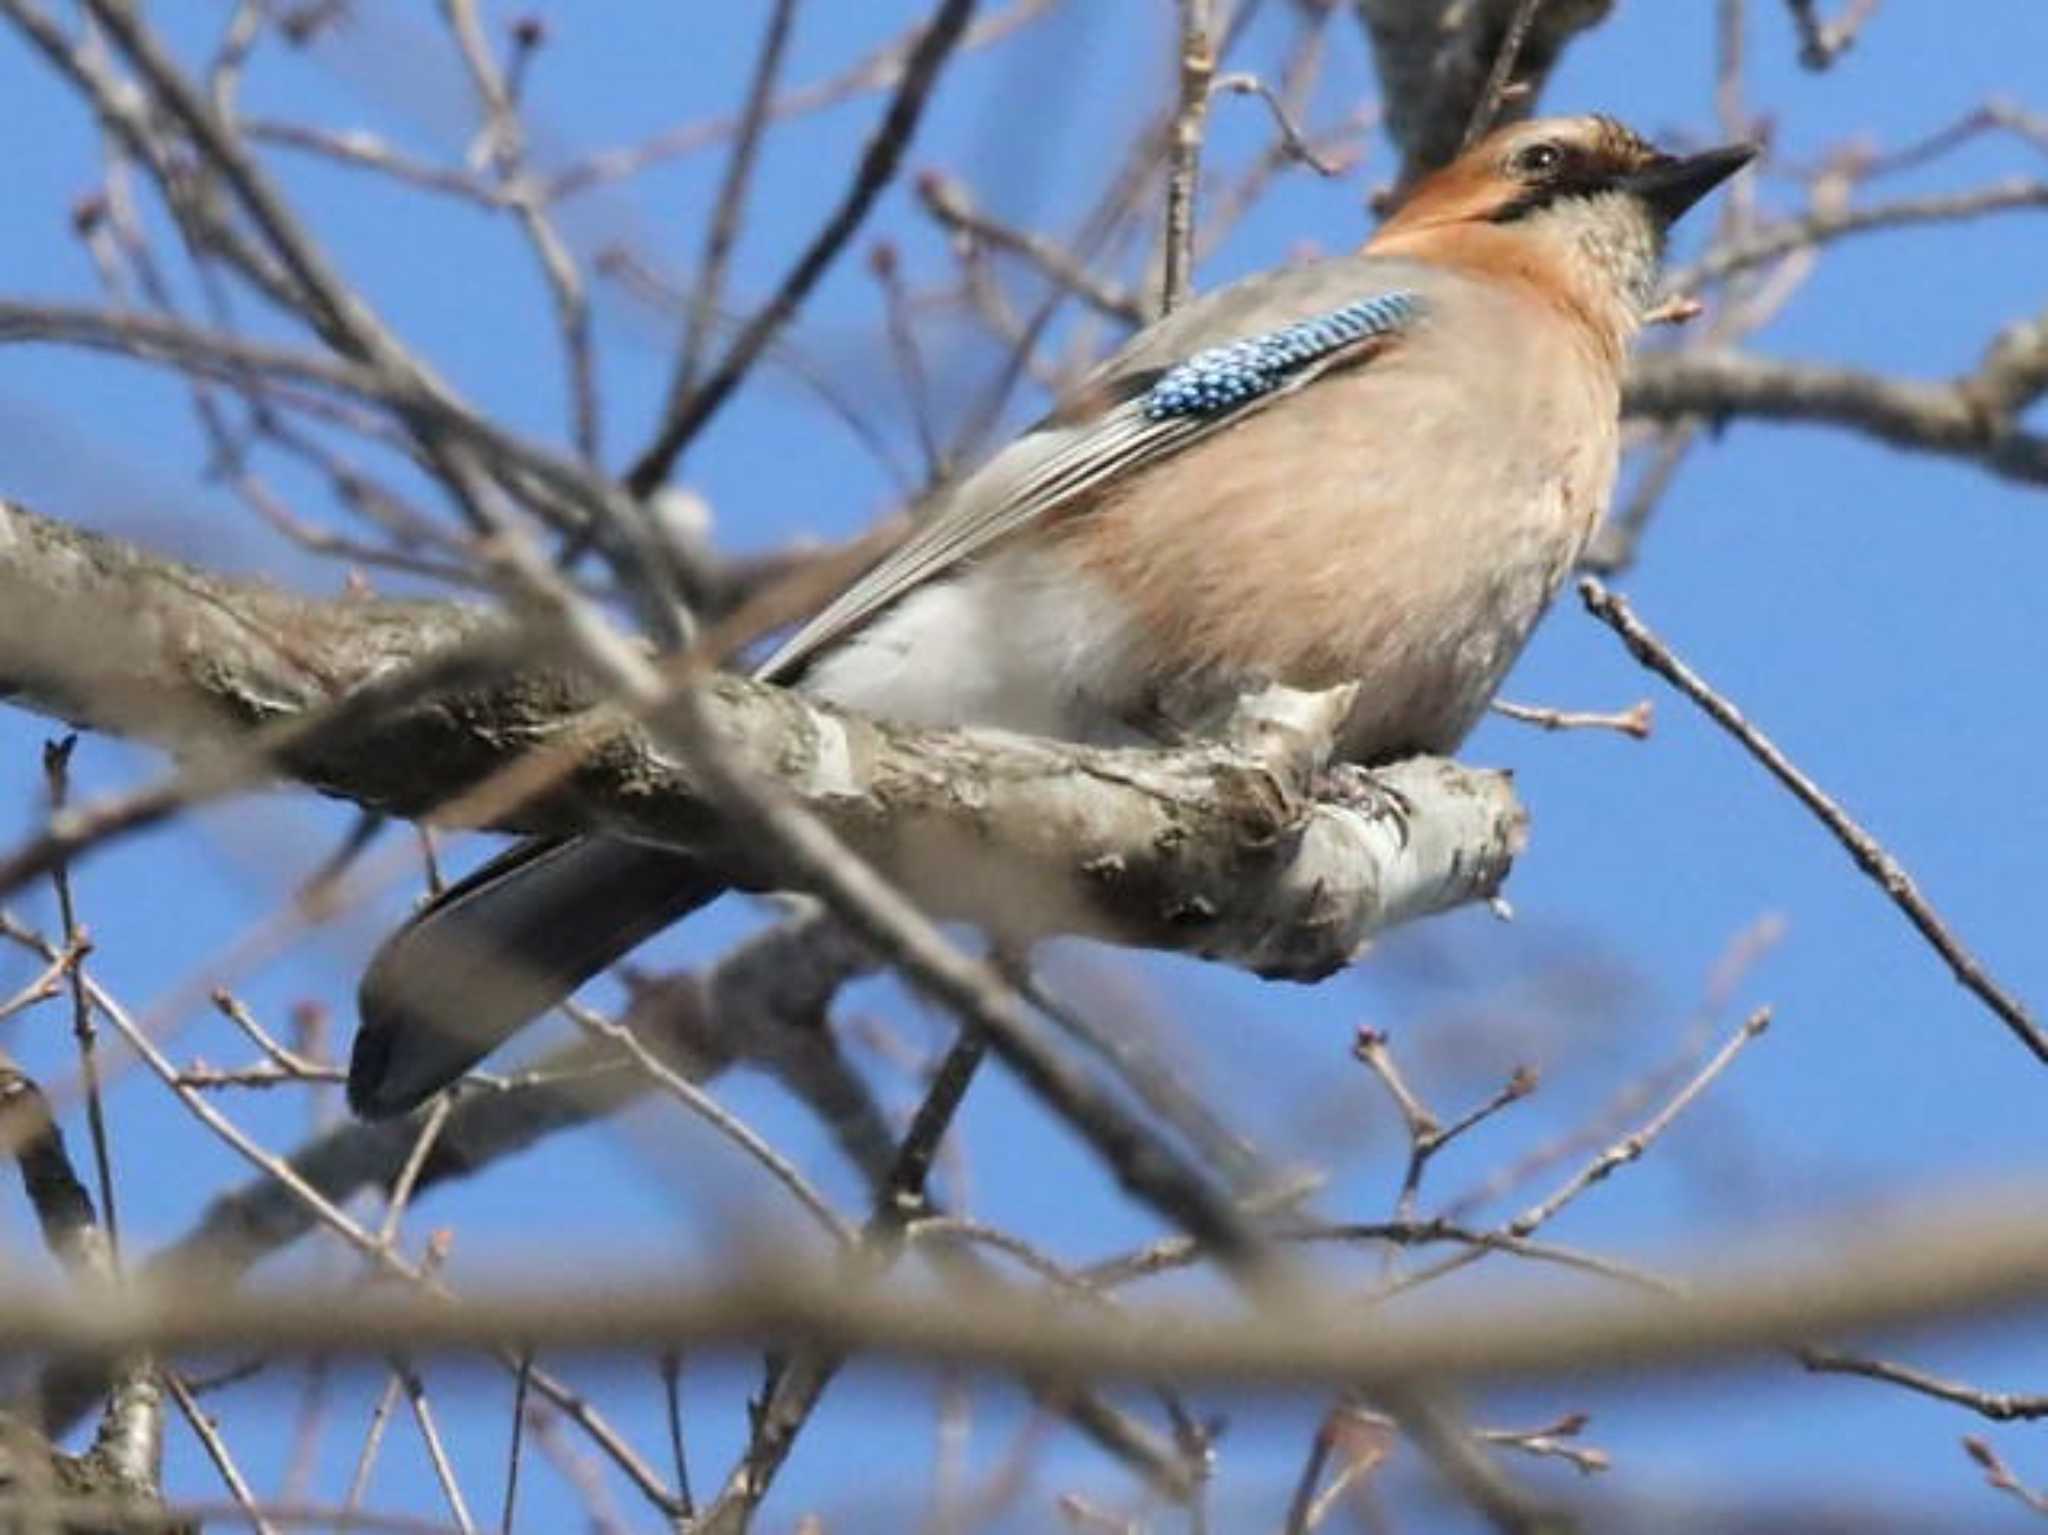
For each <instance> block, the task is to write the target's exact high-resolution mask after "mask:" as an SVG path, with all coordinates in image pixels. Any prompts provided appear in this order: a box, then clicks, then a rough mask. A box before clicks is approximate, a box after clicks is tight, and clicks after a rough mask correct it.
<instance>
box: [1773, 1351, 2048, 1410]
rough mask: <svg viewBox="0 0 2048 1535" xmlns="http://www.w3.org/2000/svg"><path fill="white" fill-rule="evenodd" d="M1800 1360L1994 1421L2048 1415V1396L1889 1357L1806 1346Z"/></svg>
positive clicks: (1826, 1371)
mask: <svg viewBox="0 0 2048 1535" xmlns="http://www.w3.org/2000/svg"><path fill="white" fill-rule="evenodd" d="M1797 1353H1798V1356H1799V1362H1800V1363H1801V1364H1803V1365H1805V1366H1806V1368H1807V1369H1809V1370H1812V1371H1813V1372H1814V1373H1816V1374H1820V1375H1860V1376H1862V1377H1863V1378H1864V1379H1865V1380H1881V1381H1883V1382H1885V1384H1887V1385H1891V1386H1903V1387H1904V1388H1905V1389H1906V1390H1908V1391H1917V1392H1919V1393H1920V1395H1922V1396H1931V1397H1934V1398H1935V1399H1937V1400H1939V1401H1943V1402H1951V1403H1953V1404H1954V1405H1956V1406H1958V1407H1967V1408H1969V1410H1970V1411H1971V1412H1974V1413H1976V1414H1978V1416H1980V1417H1985V1418H1989V1419H1990V1420H1991V1421H1992V1422H1994V1423H2020V1422H2032V1421H2034V1420H2037V1419H2040V1418H2048V1395H2022V1394H2019V1393H2017V1392H2012V1391H1986V1390H1984V1389H1983V1388H1982V1387H1981V1386H1971V1385H1966V1384H1964V1383H1963V1382H1961V1381H1954V1380H1944V1379H1942V1378H1941V1377H1940V1376H1938V1375H1930V1374H1928V1373H1927V1372H1926V1371H1925V1370H1916V1369H1914V1368H1913V1367H1912V1366H1911V1365H1903V1364H1895V1363H1893V1362H1892V1361H1891V1360H1888V1359H1869V1358H1865V1357H1863V1356H1862V1355H1859V1354H1842V1353H1837V1352H1836V1351H1835V1350H1833V1349H1823V1348H1802V1349H1799V1350H1798V1351H1797Z"/></svg>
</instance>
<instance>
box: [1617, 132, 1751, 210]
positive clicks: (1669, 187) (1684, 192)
mask: <svg viewBox="0 0 2048 1535" xmlns="http://www.w3.org/2000/svg"><path fill="white" fill-rule="evenodd" d="M1756 153H1757V147H1756V145H1754V144H1724V145H1722V146H1721V147H1720V148H1719V149H1703V150H1701V151H1700V152H1699V153H1698V154H1696V155H1665V156H1663V157H1662V158H1660V159H1657V160H1653V161H1651V162H1650V163H1649V164H1648V165H1646V166H1644V167H1643V168H1642V169H1641V170H1639V171H1635V172H1633V173H1631V174H1630V175H1628V176H1625V177H1623V178H1622V182H1621V184H1622V186H1623V187H1624V188H1625V189H1627V190H1628V191H1629V192H1632V193H1634V194H1635V195H1636V196H1637V197H1640V198H1641V199H1642V200H1643V202H1644V204H1645V205H1646V206H1647V207H1648V208H1649V209H1650V211H1651V212H1652V213H1654V214H1656V216H1657V217H1658V218H1659V219H1661V220H1663V222H1664V223H1665V224H1666V225H1667V226H1668V225H1671V224H1675V223H1677V222H1678V220H1679V218H1680V216H1681V215H1682V214H1684V212H1685V210H1686V209H1688V208H1690V207H1691V206H1692V205H1693V204H1694V203H1696V202H1698V201H1699V200H1700V199H1701V198H1702V197H1705V196H1706V195H1707V194H1708V193H1709V192H1711V191H1713V190H1714V188H1715V187H1717V186H1719V185H1720V184H1721V183H1722V182H1724V181H1726V180H1727V179H1728V178H1729V177H1730V176H1732V175H1734V174H1735V173H1736V172H1737V171H1739V170H1741V169H1742V168H1743V166H1745V165H1747V164H1749V162H1750V161H1752V160H1754V159H1755V158H1756Z"/></svg>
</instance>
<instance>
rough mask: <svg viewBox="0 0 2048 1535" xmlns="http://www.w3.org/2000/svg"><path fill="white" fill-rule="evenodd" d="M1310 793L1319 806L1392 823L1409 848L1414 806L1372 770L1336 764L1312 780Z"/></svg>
mask: <svg viewBox="0 0 2048 1535" xmlns="http://www.w3.org/2000/svg"><path fill="white" fill-rule="evenodd" d="M1309 791H1310V792H1311V793H1312V794H1313V795H1314V796H1315V798H1316V800H1317V802H1318V803H1320V804H1326V805H1341V806H1343V807H1344V808H1345V809H1346V810H1355V811H1357V812H1358V813H1359V814H1360V815H1362V816H1364V817H1365V818H1366V819H1367V820H1369V821H1391V822H1393V823H1394V828H1395V830H1396V831H1398V832H1399V833H1400V835H1401V845H1402V846H1403V847H1406V846H1407V845H1408V823H1409V822H1410V821H1411V820H1413V819H1414V816H1415V806H1414V804H1413V803H1412V802H1411V801H1410V800H1409V798H1408V796H1407V795H1405V794H1403V793H1402V792H1401V791H1400V790H1399V789H1396V788H1394V787H1393V786H1392V785H1390V784H1388V783H1386V782H1385V781H1383V780H1382V779H1380V778H1379V777H1378V776H1377V775H1375V774H1374V773H1373V771H1372V770H1371V769H1370V768H1364V767H1360V766H1359V765H1358V764H1357V763H1355V762H1333V763H1331V764H1330V765H1329V766H1327V767H1325V768H1322V769H1319V770H1318V771H1317V773H1316V774H1315V776H1314V777H1313V778H1311V779H1310V780H1309Z"/></svg>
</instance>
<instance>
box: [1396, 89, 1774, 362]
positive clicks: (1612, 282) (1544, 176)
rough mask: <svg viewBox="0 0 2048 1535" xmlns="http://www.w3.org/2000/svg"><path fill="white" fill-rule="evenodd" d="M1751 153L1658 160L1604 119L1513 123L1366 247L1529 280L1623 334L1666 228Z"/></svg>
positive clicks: (1449, 169)
mask: <svg viewBox="0 0 2048 1535" xmlns="http://www.w3.org/2000/svg"><path fill="white" fill-rule="evenodd" d="M1755 154H1756V148H1755V146H1754V145H1750V144H1730V145H1725V146H1723V147H1721V148H1718V149H1708V150H1703V151H1701V152H1699V153H1697V154H1688V155H1675V154H1667V153H1665V152H1664V151H1663V150H1660V149H1658V148H1657V147H1656V146H1655V145H1653V144H1650V143H1648V142H1647V141H1646V140H1644V139H1643V138H1641V137H1640V136H1639V135H1637V134H1636V133H1634V132H1633V131H1631V130H1630V129H1628V128H1627V127H1625V126H1623V125H1622V124H1621V123H1618V122H1616V121H1615V120H1614V119H1613V118H1611V117H1597V116H1596V117H1552V118H1539V119H1536V120H1534V121H1531V122H1525V123H1516V124H1514V125H1512V126H1511V127H1506V128H1500V129H1497V130H1495V131H1494V132H1493V133H1490V134H1488V135H1487V136H1486V137H1485V138H1483V139H1481V140H1480V141H1479V142H1478V143H1477V144H1475V145H1473V146H1472V148H1470V149H1469V150H1467V151H1466V152H1465V153H1464V154H1462V155H1460V156H1459V157H1458V158H1457V159H1456V160H1454V161H1452V162H1451V163H1450V164H1449V165H1447V166H1445V167H1444V168H1443V169H1441V170H1439V171H1437V172H1435V173H1434V174H1432V175H1430V176H1428V177H1426V178H1425V179H1424V180H1423V181H1422V182H1421V183H1420V184H1419V185H1417V186H1416V188H1415V190H1414V191H1413V193H1411V194H1410V195H1409V197H1408V199H1407V201H1405V202H1404V203H1403V204H1402V205H1401V207H1400V208H1399V209H1398V210H1397V211H1396V212H1395V213H1394V214H1393V216H1392V217H1391V218H1389V219H1388V220H1387V222H1386V223H1385V224H1384V225H1383V226H1381V228H1380V230H1379V232H1378V233H1377V234H1376V235H1374V237H1373V239H1372V241H1371V244H1370V247H1369V248H1370V249H1372V250H1374V251H1376V252H1382V253H1385V254H1389V255H1394V254H1405V255H1413V256H1417V257H1420V258H1422V259H1426V260H1437V261H1445V262H1451V263H1455V264H1461V265H1469V266H1472V267H1475V268H1480V269H1483V270H1488V271H1492V272H1494V273H1496V274H1497V275H1501V276H1509V277H1520V278H1522V279H1524V280H1528V281H1534V282H1537V283H1539V284H1542V285H1545V286H1547V287H1549V288H1550V289H1552V290H1554V291H1555V292H1556V293H1557V294H1558V296H1559V297H1561V298H1565V299H1567V300H1569V301H1570V302H1572V303H1574V304H1578V305H1582V306H1585V307H1586V308H1587V309H1588V310H1589V311H1591V312H1593V313H1596V314H1597V315H1598V317H1599V319H1600V322H1601V324H1602V325H1603V328H1613V329H1619V330H1622V331H1628V330H1632V329H1633V328H1634V326H1635V324H1636V323H1639V322H1640V320H1641V318H1642V315H1643V314H1644V313H1645V312H1646V311H1647V310H1648V308H1649V306H1650V304H1651V302H1652V298H1653V294H1654V292H1655V289H1656V280H1657V265H1658V262H1659V260H1660V259H1661V258H1662V256H1663V252H1664V240H1665V236H1666V234H1667V233H1668V231H1669V230H1670V228H1671V226H1672V225H1673V224H1674V223H1676V222H1677V221H1678V219H1679V217H1680V216H1681V215H1683V214H1684V213H1685V211H1686V210H1687V209H1688V208H1690V207H1691V206H1692V205H1693V204H1694V203H1696V202H1698V201H1699V200H1700V199H1701V198H1702V197H1704V196H1705V195H1706V194H1707V193H1708V192H1710V191H1712V190H1713V189H1714V188H1715V187H1716V186H1718V185H1720V183H1721V182H1723V181H1725V180H1726V179H1727V178H1728V177H1729V176H1732V175H1733V174H1734V173H1735V172H1736V171H1738V170H1740V169H1741V168H1742V167H1743V166H1744V165H1747V164H1748V163H1749V161H1750V160H1751V159H1752V158H1753V157H1754V156H1755Z"/></svg>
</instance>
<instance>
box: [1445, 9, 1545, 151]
mask: <svg viewBox="0 0 2048 1535" xmlns="http://www.w3.org/2000/svg"><path fill="white" fill-rule="evenodd" d="M1542 3H1543V0H1517V3H1516V5H1515V11H1514V14H1513V15H1512V16H1510V17H1509V18H1508V25H1507V30H1506V31H1505V32H1503V33H1502V34H1501V39H1500V47H1499V48H1498V49H1497V50H1495V52H1494V55H1493V64H1492V65H1491V67H1489V68H1488V70H1487V71H1486V84H1485V85H1483V86H1482V87H1480V91H1479V99H1478V100H1476V101H1474V102H1473V103H1472V116H1471V119H1470V120H1469V121H1468V122H1467V123H1466V124H1465V136H1464V138H1463V139H1462V140H1460V141H1459V145H1458V147H1459V148H1460V149H1461V150H1465V149H1470V148H1471V147H1472V146H1473V145H1474V144H1476V143H1478V142H1479V140H1480V139H1481V138H1483V137H1485V135H1486V130H1487V129H1489V128H1491V127H1492V126H1493V123H1494V119H1495V118H1497V117H1498V116H1500V109H1501V103H1502V102H1504V101H1506V100H1507V98H1508V89H1509V85H1510V82H1512V81H1513V79H1514V74H1515V66H1516V65H1517V64H1519V63H1520V62H1521V59H1522V44H1523V43H1524V42H1525V41H1527V40H1528V36H1529V25H1530V23H1531V22H1533V21H1535V19H1536V8H1537V7H1538V6H1539V5H1541V4H1542Z"/></svg>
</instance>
